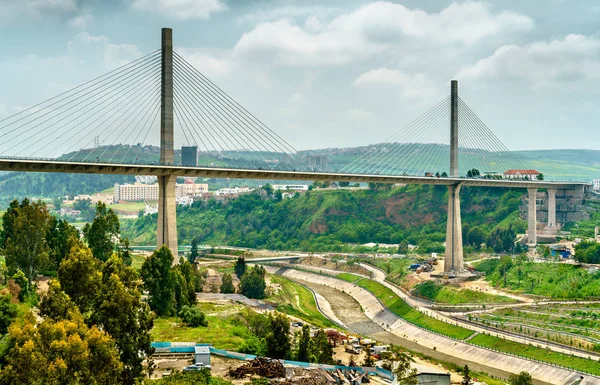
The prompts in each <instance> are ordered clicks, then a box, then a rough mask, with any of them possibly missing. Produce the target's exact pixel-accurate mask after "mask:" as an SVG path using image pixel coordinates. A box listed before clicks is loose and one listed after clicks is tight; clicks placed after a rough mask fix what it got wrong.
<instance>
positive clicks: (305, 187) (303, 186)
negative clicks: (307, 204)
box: [273, 184, 308, 191]
mask: <svg viewBox="0 0 600 385" xmlns="http://www.w3.org/2000/svg"><path fill="white" fill-rule="evenodd" d="M273 190H296V191H308V185H307V184H274V185H273Z"/></svg>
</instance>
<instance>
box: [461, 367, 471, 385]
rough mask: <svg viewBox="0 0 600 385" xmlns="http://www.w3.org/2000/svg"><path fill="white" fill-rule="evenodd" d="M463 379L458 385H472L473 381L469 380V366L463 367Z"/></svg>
mask: <svg viewBox="0 0 600 385" xmlns="http://www.w3.org/2000/svg"><path fill="white" fill-rule="evenodd" d="M462 375H463V379H462V381H461V382H460V385H473V380H472V379H471V370H470V369H469V365H465V367H464V368H463V372H462Z"/></svg>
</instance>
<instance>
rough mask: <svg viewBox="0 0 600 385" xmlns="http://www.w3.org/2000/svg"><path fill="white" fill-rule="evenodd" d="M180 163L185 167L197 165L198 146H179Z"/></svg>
mask: <svg viewBox="0 0 600 385" xmlns="http://www.w3.org/2000/svg"><path fill="white" fill-rule="evenodd" d="M181 164H182V165H183V166H187V167H196V166H197V165H198V147H197V146H182V147H181Z"/></svg>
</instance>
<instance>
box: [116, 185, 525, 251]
mask: <svg viewBox="0 0 600 385" xmlns="http://www.w3.org/2000/svg"><path fill="white" fill-rule="evenodd" d="M447 194H448V193H447V189H446V188H445V187H443V186H415V185H411V186H404V187H397V188H394V189H391V190H376V191H373V190H358V191H356V190H354V191H350V190H334V191H331V190H329V191H322V190H321V191H320V190H312V191H309V192H307V193H306V194H304V195H303V196H299V197H296V198H292V199H285V200H282V201H277V199H268V198H265V197H263V196H261V195H260V194H259V193H258V192H255V193H251V194H247V195H244V196H241V197H239V198H238V199H235V200H232V201H229V202H226V203H220V202H217V201H214V200H209V201H207V202H195V203H194V204H193V205H191V206H189V207H178V213H177V219H178V231H179V240H180V242H181V243H182V244H184V243H188V244H189V243H191V241H192V240H193V239H194V238H196V239H197V240H198V242H199V243H202V244H229V245H231V246H240V247H252V248H268V249H276V250H291V249H302V250H305V251H340V252H341V251H356V252H361V250H362V251H364V250H368V248H366V247H364V246H356V245H360V244H364V243H368V242H375V243H397V244H405V245H407V244H408V243H411V244H415V245H418V246H419V252H422V253H427V252H433V251H437V252H440V251H442V250H443V246H442V245H443V242H444V241H445V230H446V229H445V219H446V210H447V207H446V206H447V203H446V202H447ZM521 197H522V192H521V191H518V190H506V189H498V188H479V187H473V188H471V187H470V188H465V189H463V191H462V192H461V200H462V216H463V221H464V222H465V223H469V224H471V225H472V226H477V227H478V228H479V229H481V230H482V231H483V232H484V233H485V234H486V239H485V242H486V243H488V244H487V246H486V247H491V248H492V249H499V248H500V249H503V248H505V247H507V246H506V242H505V241H504V239H500V240H499V239H498V237H497V236H496V235H498V234H500V233H498V232H496V233H494V231H495V230H496V229H508V228H509V227H510V226H512V231H513V232H522V231H524V229H525V227H526V224H525V222H524V221H523V220H521V219H519V205H520V203H521ZM155 229H156V216H144V217H142V218H138V219H137V220H135V221H134V222H132V223H131V224H129V225H128V226H127V228H126V229H124V230H123V231H124V233H126V234H127V236H129V238H130V239H131V240H132V242H134V243H135V244H152V243H153V242H155V233H156V231H155ZM465 231H468V229H466V230H465ZM498 231H499V230H498ZM488 234H490V235H494V236H492V237H487V235H488ZM503 241H504V242H503ZM508 247H509V248H510V249H511V250H512V248H513V247H514V237H513V239H512V242H510V244H509V245H508ZM390 251H391V252H397V251H398V250H390Z"/></svg>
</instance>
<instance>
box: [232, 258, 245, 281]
mask: <svg viewBox="0 0 600 385" xmlns="http://www.w3.org/2000/svg"><path fill="white" fill-rule="evenodd" d="M233 270H234V271H235V275H237V277H238V279H241V278H242V275H244V273H245V272H246V260H245V259H244V257H238V259H237V261H236V262H235V265H233Z"/></svg>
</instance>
